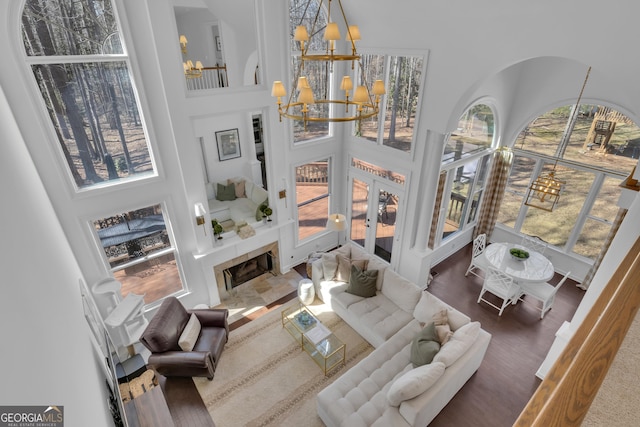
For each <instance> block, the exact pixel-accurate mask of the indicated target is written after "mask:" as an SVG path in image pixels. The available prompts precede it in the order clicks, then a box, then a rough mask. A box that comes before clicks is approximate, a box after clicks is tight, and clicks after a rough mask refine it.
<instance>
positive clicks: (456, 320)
mask: <svg viewBox="0 0 640 427" xmlns="http://www.w3.org/2000/svg"><path fill="white" fill-rule="evenodd" d="M443 308H446V309H447V317H448V318H449V326H450V327H451V330H452V331H456V330H458V329H460V327H462V326H463V325H466V324H467V323H469V321H470V320H471V319H470V318H469V316H467V315H466V314H463V313H461V312H459V311H458V310H454V309H452V308H451V307H450V306H448V305H447V304H445V303H444V302H442V301H441V300H440V299H438V298H437V297H435V296H434V295H432V294H431V293H429V292H427V291H424V292H421V295H420V300H419V301H418V303H417V304H416V307H415V309H414V310H413V317H414V318H415V319H416V320H417V321H418V322H420V323H422V324H427V323H429V322H432V321H433V315H434V314H436V313H437V312H439V311H440V310H442V309H443Z"/></svg>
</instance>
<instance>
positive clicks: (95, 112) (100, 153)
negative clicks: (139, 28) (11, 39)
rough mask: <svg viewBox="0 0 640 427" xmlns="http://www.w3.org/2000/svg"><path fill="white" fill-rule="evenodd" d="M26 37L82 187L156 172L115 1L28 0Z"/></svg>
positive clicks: (59, 138) (24, 22)
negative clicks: (116, 13) (115, 8)
mask: <svg viewBox="0 0 640 427" xmlns="http://www.w3.org/2000/svg"><path fill="white" fill-rule="evenodd" d="M22 38H23V42H24V49H25V52H26V54H27V63H28V64H29V65H30V66H31V69H32V71H33V74H34V77H35V79H36V81H37V84H38V87H39V89H40V93H41V94H42V100H43V102H44V105H45V106H46V109H47V112H48V114H49V118H50V119H51V123H52V124H53V128H54V130H55V133H56V139H57V142H58V145H59V148H60V154H61V155H62V156H63V157H64V159H65V161H66V164H67V167H68V172H69V175H70V177H71V178H72V180H73V182H74V183H75V185H76V187H78V188H88V187H91V186H94V185H97V184H101V183H104V182H110V183H113V182H117V181H124V180H128V179H131V178H134V177H140V176H148V175H152V174H155V166H154V163H153V158H152V155H151V151H150V148H149V144H148V142H147V136H146V134H145V131H144V127H143V120H142V117H141V115H140V111H139V109H138V104H137V97H136V93H135V87H134V86H133V83H132V81H131V78H130V72H129V65H128V57H127V55H126V54H125V53H124V52H125V50H124V48H123V46H122V38H121V36H120V29H119V26H118V22H117V19H116V16H115V14H114V10H113V5H112V3H111V1H110V0H86V1H82V2H79V1H75V0H27V1H26V3H25V6H24V10H23V15H22ZM53 140H54V139H53V138H52V141H53Z"/></svg>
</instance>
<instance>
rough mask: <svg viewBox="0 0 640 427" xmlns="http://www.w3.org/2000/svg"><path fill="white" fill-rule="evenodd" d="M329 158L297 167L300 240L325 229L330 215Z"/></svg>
mask: <svg viewBox="0 0 640 427" xmlns="http://www.w3.org/2000/svg"><path fill="white" fill-rule="evenodd" d="M330 172H331V171H330V168H329V159H325V160H319V161H316V162H310V163H307V164H304V165H301V166H297V167H296V203H297V205H298V240H299V241H302V240H305V239H308V238H309V237H311V236H314V235H316V234H318V233H320V232H322V231H324V230H325V227H326V224H327V218H328V217H329V176H330Z"/></svg>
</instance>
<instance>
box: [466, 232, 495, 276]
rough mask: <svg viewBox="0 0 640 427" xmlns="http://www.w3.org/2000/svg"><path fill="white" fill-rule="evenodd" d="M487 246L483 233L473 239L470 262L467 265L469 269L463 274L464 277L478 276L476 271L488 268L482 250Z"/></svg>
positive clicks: (485, 236)
mask: <svg viewBox="0 0 640 427" xmlns="http://www.w3.org/2000/svg"><path fill="white" fill-rule="evenodd" d="M486 246H487V235H486V234H485V233H482V234H478V235H477V236H476V238H475V239H473V252H472V253H471V262H470V263H469V268H467V271H466V272H465V273H464V275H465V277H466V276H468V275H469V273H471V274H473V275H475V276H478V277H480V278H481V277H482V276H480V275H479V274H478V273H477V272H476V271H474V270H476V269H479V270H486V269H487V267H488V266H489V262H488V261H487V257H486V256H485V254H484V249H485V247H486Z"/></svg>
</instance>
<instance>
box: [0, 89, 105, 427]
mask: <svg viewBox="0 0 640 427" xmlns="http://www.w3.org/2000/svg"><path fill="white" fill-rule="evenodd" d="M0 140H1V141H3V147H4V148H3V150H2V156H0V182H2V185H1V186H0V198H1V199H2V200H3V206H2V210H0V229H1V230H2V233H0V235H1V236H2V247H3V250H2V256H1V257H0V271H2V297H1V298H0V341H1V342H2V349H3V350H2V363H0V378H2V383H3V386H2V387H0V402H1V403H2V405H63V406H64V414H65V420H64V421H65V426H68V427H85V426H96V427H98V426H109V425H113V422H112V421H111V420H110V414H108V413H107V408H106V405H105V402H106V399H107V395H106V385H105V382H104V376H103V374H102V371H101V369H100V367H99V366H98V363H101V362H98V361H97V360H96V357H95V353H94V351H93V347H92V343H91V340H90V338H89V329H88V326H87V323H86V322H85V319H84V314H83V309H82V303H81V298H80V288H79V284H78V280H79V278H80V277H81V274H80V269H79V268H78V265H77V263H76V260H75V258H74V256H73V253H72V252H71V248H70V247H69V244H68V242H67V238H66V237H65V235H64V233H63V231H62V228H61V227H60V223H59V222H58V220H57V218H56V215H55V213H54V211H53V208H52V206H51V204H50V203H49V199H48V198H47V195H46V193H45V191H44V188H43V186H42V183H41V182H40V180H39V178H38V173H37V172H36V170H35V167H34V165H33V162H32V161H31V157H30V156H29V153H28V152H27V150H26V147H25V145H24V141H23V139H22V135H21V134H20V131H19V130H18V127H17V125H16V123H15V121H14V120H13V118H12V113H11V110H10V109H9V106H8V104H7V100H6V98H5V96H4V91H3V90H2V88H1V87H0Z"/></svg>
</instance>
